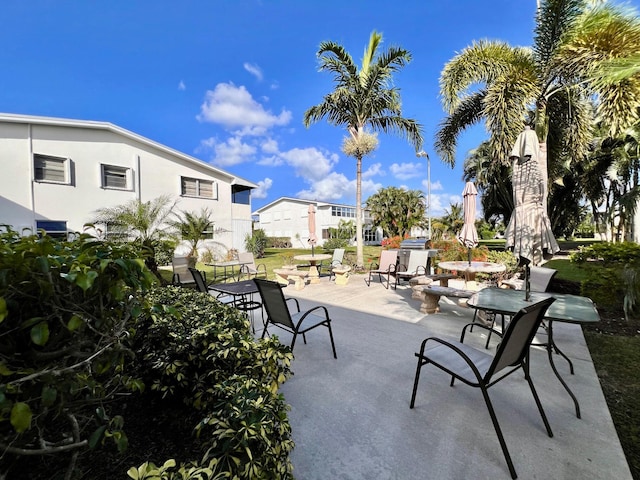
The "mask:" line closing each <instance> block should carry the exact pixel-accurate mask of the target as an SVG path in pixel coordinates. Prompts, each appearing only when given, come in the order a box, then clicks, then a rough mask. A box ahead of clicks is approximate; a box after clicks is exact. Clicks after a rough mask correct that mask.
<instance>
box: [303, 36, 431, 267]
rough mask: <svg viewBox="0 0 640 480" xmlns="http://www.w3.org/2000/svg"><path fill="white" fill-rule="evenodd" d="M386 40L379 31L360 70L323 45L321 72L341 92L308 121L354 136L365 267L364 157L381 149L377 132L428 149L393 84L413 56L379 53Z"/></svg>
mask: <svg viewBox="0 0 640 480" xmlns="http://www.w3.org/2000/svg"><path fill="white" fill-rule="evenodd" d="M381 42H382V34H380V33H377V32H376V31H373V32H372V33H371V36H370V38H369V43H368V45H367V46H366V48H365V51H364V56H363V58H362V64H361V65H360V67H359V68H358V66H357V65H356V64H355V63H354V62H353V58H352V57H351V55H350V54H349V53H348V52H347V51H346V50H345V49H344V47H342V46H341V45H339V44H337V43H334V42H331V41H328V42H322V43H321V44H320V48H319V50H318V52H317V56H318V58H319V59H320V71H328V72H330V73H332V74H333V76H334V77H333V78H334V82H335V89H334V90H333V91H332V92H330V93H328V94H327V95H325V96H324V98H323V100H322V102H321V103H319V104H318V105H315V106H313V107H311V108H309V109H308V110H307V111H306V112H305V114H304V120H303V121H304V125H305V126H306V127H309V126H310V125H311V124H312V123H315V122H318V121H319V120H322V119H324V118H326V119H327V121H328V122H329V123H330V124H331V125H334V126H341V127H346V129H347V132H348V134H349V137H347V138H348V140H346V141H345V144H344V148H343V151H344V152H345V153H346V154H347V155H350V156H353V157H355V159H356V251H357V263H358V266H360V267H362V266H363V265H364V256H363V241H362V158H363V157H364V156H365V155H367V154H369V153H371V152H372V151H373V150H375V148H376V146H377V141H376V139H375V136H374V135H373V134H372V132H375V131H382V132H385V133H388V132H393V133H397V134H399V135H401V136H403V137H404V138H406V139H408V140H409V142H410V143H411V144H412V145H413V146H414V147H415V149H416V151H418V150H419V149H420V148H421V146H422V127H421V125H419V124H418V123H417V122H416V121H415V120H412V119H407V118H404V117H403V116H402V110H401V106H400V105H401V102H400V91H399V90H398V89H397V88H396V87H394V86H393V83H392V81H393V74H394V73H395V72H396V71H398V70H400V69H401V68H402V67H404V66H405V65H406V64H407V63H408V62H409V61H411V54H410V53H409V52H408V51H407V50H404V49H402V48H399V47H390V48H388V49H387V50H386V51H385V52H378V47H379V46H380V43H381ZM368 130H369V131H368Z"/></svg>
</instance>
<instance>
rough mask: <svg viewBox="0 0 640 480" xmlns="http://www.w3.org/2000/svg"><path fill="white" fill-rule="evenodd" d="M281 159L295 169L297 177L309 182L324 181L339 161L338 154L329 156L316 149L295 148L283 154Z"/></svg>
mask: <svg viewBox="0 0 640 480" xmlns="http://www.w3.org/2000/svg"><path fill="white" fill-rule="evenodd" d="M280 157H282V158H283V159H284V161H285V162H286V163H287V164H288V165H290V166H292V167H293V168H294V169H295V172H296V175H297V176H299V177H303V178H304V179H305V180H307V181H309V182H316V181H319V180H322V179H324V178H325V177H326V176H327V175H329V174H330V173H331V171H332V170H333V167H334V165H335V164H336V163H337V161H338V156H337V155H336V154H330V155H329V156H327V155H325V154H324V153H322V152H321V151H320V150H318V149H316V148H304V149H302V148H293V149H291V150H289V151H287V152H281V153H280Z"/></svg>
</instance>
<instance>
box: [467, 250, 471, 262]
mask: <svg viewBox="0 0 640 480" xmlns="http://www.w3.org/2000/svg"><path fill="white" fill-rule="evenodd" d="M467 258H468V260H469V266H471V248H468V249H467Z"/></svg>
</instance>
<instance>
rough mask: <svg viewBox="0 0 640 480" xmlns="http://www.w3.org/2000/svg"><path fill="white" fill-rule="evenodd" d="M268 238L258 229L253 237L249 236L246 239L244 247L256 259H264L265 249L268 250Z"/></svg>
mask: <svg viewBox="0 0 640 480" xmlns="http://www.w3.org/2000/svg"><path fill="white" fill-rule="evenodd" d="M267 243H268V237H267V235H266V233H264V230H262V229H261V228H258V229H257V230H254V231H253V234H252V235H249V234H247V236H246V237H245V239H244V246H245V248H246V249H247V252H251V253H253V255H254V256H255V257H256V258H262V257H264V249H265V248H267Z"/></svg>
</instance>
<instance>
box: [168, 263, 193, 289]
mask: <svg viewBox="0 0 640 480" xmlns="http://www.w3.org/2000/svg"><path fill="white" fill-rule="evenodd" d="M189 260H190V259H189V258H188V257H173V258H172V259H171V266H172V268H173V278H174V283H193V279H192V277H191V274H190V273H189Z"/></svg>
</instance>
